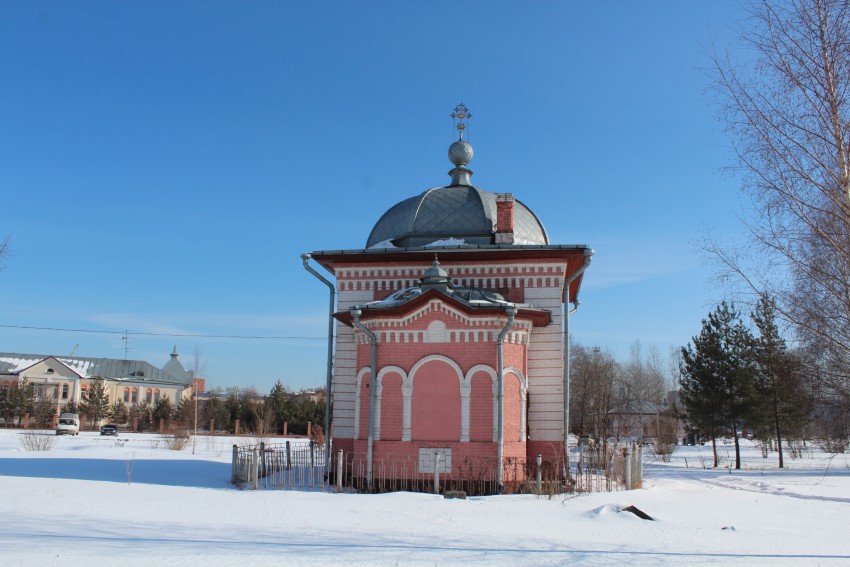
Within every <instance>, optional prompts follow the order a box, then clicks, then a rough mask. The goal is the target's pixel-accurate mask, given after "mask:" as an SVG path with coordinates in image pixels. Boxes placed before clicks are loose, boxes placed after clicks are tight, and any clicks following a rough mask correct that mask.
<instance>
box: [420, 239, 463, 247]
mask: <svg viewBox="0 0 850 567" xmlns="http://www.w3.org/2000/svg"><path fill="white" fill-rule="evenodd" d="M465 245H466V240H464V239H463V238H444V239H442V240H435V241H434V242H431V243H430V244H426V245H425V248H434V247H435V246H465Z"/></svg>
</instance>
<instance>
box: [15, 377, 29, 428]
mask: <svg viewBox="0 0 850 567" xmlns="http://www.w3.org/2000/svg"><path fill="white" fill-rule="evenodd" d="M10 396H11V400H12V411H13V413H15V415H17V416H18V427H20V426H21V419H23V417H24V415H25V414H32V412H33V408H34V407H35V388H34V387H33V385H32V384H30V383H29V380H27V379H26V378H24V379H23V380H21V381H20V382H19V383H18V386H17V388H12V391H11V394H10Z"/></svg>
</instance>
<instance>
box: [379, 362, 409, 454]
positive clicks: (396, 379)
mask: <svg viewBox="0 0 850 567" xmlns="http://www.w3.org/2000/svg"><path fill="white" fill-rule="evenodd" d="M403 419H404V415H403V399H402V393H401V375H400V374H399V373H398V372H388V373H386V374H384V376H383V377H381V440H382V441H401V431H402V426H403V423H404V421H403Z"/></svg>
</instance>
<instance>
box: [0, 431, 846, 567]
mask: <svg viewBox="0 0 850 567" xmlns="http://www.w3.org/2000/svg"><path fill="white" fill-rule="evenodd" d="M20 436H21V434H20V432H18V431H0V522H2V528H0V565H3V566H13V565H27V566H40V565H119V566H121V567H130V566H135V565H145V566H148V565H154V566H156V567H167V566H172V565H339V564H346V565H461V564H465V565H470V564H476V565H512V566H517V565H565V564H582V565H612V564H628V565H659V564H676V565H706V564H711V565H733V564H734V565H850V458H848V456H845V455H838V456H832V455H825V454H823V453H820V452H819V451H817V450H816V449H814V450H811V451H809V452H807V453H806V454H804V455H803V457H802V458H800V459H790V458H788V459H787V464H788V467H789V468H788V469H786V470H782V471H780V470H778V469H776V468H775V467H776V454H775V453H772V454H771V455H770V457H769V458H768V459H762V457H761V453H760V451H759V450H758V449H757V448H756V447H751V446H747V447H745V449H744V454H745V459H746V463H745V470H743V471H734V470H730V469H728V468H721V469H718V470H712V469H705V468H703V463H705V464H707V465H710V464H711V450H710V447H679V448H677V451H676V453H675V454H674V456H673V459H672V461H671V462H670V463H657V462H648V463H647V466H646V471H645V488H643V489H641V490H635V491H631V492H614V493H596V494H586V495H581V496H577V497H565V496H561V497H556V498H554V499H551V500H550V499H546V498H538V497H534V496H492V497H482V498H471V499H469V500H446V499H443V498H441V497H439V496H435V495H428V494H411V493H396V494H384V495H355V494H330V493H308V492H288V491H287V492H284V491H250V490H239V489H236V488H233V487H232V486H230V485H229V484H228V482H229V480H230V454H231V447H232V443H233V439H232V438H227V437H216V438H199V440H198V443H197V445H196V454H195V455H192V453H191V447H189V448H188V449H185V450H183V451H180V452H175V451H170V450H168V449H167V448H166V447H165V446H164V443H163V442H162V441H161V440H160V439H159V437H158V436H155V435H121V437H120V438H119V439H118V440H116V439H114V438H101V437H99V436H98V435H96V434H92V433H82V434H81V435H80V436H79V437H77V438H72V437H61V438H57V439H56V440H55V445H54V447H53V449H52V450H50V451H47V452H28V451H24V450H23V448H22V447H21V443H20ZM238 442H241V443H247V442H248V440H245V439H242V440H239V441H238ZM732 451H733V450H732V448H731V445H730V446H724V447H723V448H722V452H723V455H724V463H723V466H728V464H729V462H730V460H731V459H732V458H733V457H734V455H733V452H732ZM628 505H634V506H636V507H638V508H640V509H641V510H643V511H645V512H646V513H648V514H649V515H651V516H652V517H654V518H655V520H656V521H645V520H641V519H639V518H638V517H637V516H635V515H633V514H631V513H628V512H621V511H620V510H621V509H622V508H623V507H625V506H628Z"/></svg>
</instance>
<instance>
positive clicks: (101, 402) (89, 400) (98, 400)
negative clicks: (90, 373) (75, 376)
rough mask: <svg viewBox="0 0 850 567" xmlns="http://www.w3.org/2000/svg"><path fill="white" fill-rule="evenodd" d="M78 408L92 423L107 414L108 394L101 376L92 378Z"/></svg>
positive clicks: (98, 421) (97, 421)
mask: <svg viewBox="0 0 850 567" xmlns="http://www.w3.org/2000/svg"><path fill="white" fill-rule="evenodd" d="M80 410H81V411H82V412H83V413H84V414H85V416H86V417H87V418H88V419H90V420H91V423H93V424H97V423H100V421H101V420H103V419H105V418H106V417H107V416H108V415H109V394H108V393H107V392H106V385H105V383H104V380H103V378H101V377H99V376H98V377H97V378H95V379H94V380H92V382H91V384H90V385H89V388H88V393H87V395H86V397H85V398H83V399H81V400H80Z"/></svg>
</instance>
